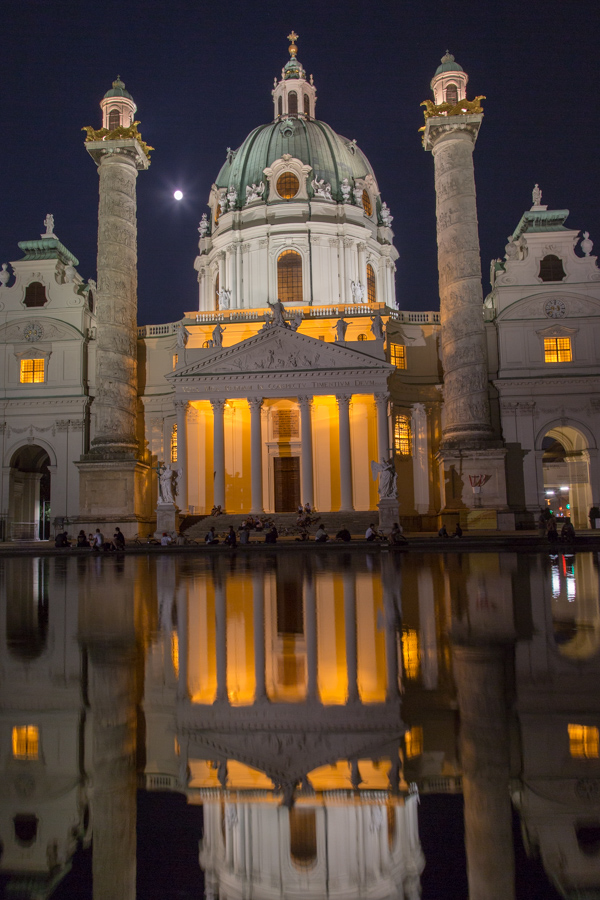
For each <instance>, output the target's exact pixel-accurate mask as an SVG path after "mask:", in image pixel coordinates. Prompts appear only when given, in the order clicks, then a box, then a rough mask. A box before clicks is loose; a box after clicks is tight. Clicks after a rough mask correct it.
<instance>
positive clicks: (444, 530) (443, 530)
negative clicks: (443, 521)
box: [438, 525, 449, 538]
mask: <svg viewBox="0 0 600 900" xmlns="http://www.w3.org/2000/svg"><path fill="white" fill-rule="evenodd" d="M438 537H441V538H447V537H449V534H448V529H447V528H446V526H445V525H442V527H441V528H440V530H439V531H438Z"/></svg>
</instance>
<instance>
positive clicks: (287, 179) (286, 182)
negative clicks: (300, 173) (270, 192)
mask: <svg viewBox="0 0 600 900" xmlns="http://www.w3.org/2000/svg"><path fill="white" fill-rule="evenodd" d="M276 188H277V193H278V194H279V196H280V197H281V199H282V200H293V199H294V197H295V196H296V194H297V193H298V191H299V190H300V182H299V181H298V177H297V176H296V175H294V173H293V172H284V173H283V175H280V176H279V178H278V179H277V185H276Z"/></svg>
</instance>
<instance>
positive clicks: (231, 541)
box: [224, 525, 237, 547]
mask: <svg viewBox="0 0 600 900" xmlns="http://www.w3.org/2000/svg"><path fill="white" fill-rule="evenodd" d="M224 543H225V544H227V545H228V546H229V547H235V546H236V545H237V535H236V533H235V530H234V528H233V525H230V526H229V531H228V532H227V534H226V535H225V541H224Z"/></svg>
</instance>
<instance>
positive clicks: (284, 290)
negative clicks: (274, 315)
mask: <svg viewBox="0 0 600 900" xmlns="http://www.w3.org/2000/svg"><path fill="white" fill-rule="evenodd" d="M277 296H278V297H279V299H280V300H281V302H282V303H302V301H303V297H302V257H301V256H300V254H299V253H298V252H297V251H296V250H284V251H283V253H282V254H281V256H280V257H279V259H278V260H277Z"/></svg>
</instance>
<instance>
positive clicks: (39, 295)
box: [23, 281, 48, 308]
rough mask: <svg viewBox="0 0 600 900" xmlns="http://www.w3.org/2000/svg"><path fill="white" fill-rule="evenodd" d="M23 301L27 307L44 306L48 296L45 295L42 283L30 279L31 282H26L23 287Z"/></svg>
mask: <svg viewBox="0 0 600 900" xmlns="http://www.w3.org/2000/svg"><path fill="white" fill-rule="evenodd" d="M23 302H24V304H25V306H27V307H29V308H31V307H32V306H45V305H46V303H47V302H48V298H47V297H46V288H45V287H44V285H43V284H41V282H39V281H32V282H31V284H28V285H27V287H26V288H25V300H24V301H23Z"/></svg>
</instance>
